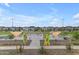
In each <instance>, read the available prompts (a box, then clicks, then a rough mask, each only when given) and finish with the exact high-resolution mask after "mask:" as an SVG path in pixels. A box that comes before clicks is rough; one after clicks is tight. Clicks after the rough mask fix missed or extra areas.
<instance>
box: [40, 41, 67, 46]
mask: <svg viewBox="0 0 79 59" xmlns="http://www.w3.org/2000/svg"><path fill="white" fill-rule="evenodd" d="M43 44H44V40H40V45H41V46H42V45H43ZM52 45H66V41H65V40H50V46H52Z"/></svg>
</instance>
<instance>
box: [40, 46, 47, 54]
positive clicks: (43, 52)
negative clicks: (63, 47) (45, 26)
mask: <svg viewBox="0 0 79 59" xmlns="http://www.w3.org/2000/svg"><path fill="white" fill-rule="evenodd" d="M40 54H43V55H44V54H46V51H45V49H44V48H43V46H42V47H41V49H40Z"/></svg>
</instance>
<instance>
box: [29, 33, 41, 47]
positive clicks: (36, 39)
mask: <svg viewBox="0 0 79 59" xmlns="http://www.w3.org/2000/svg"><path fill="white" fill-rule="evenodd" d="M28 39H29V40H32V42H31V43H30V46H31V47H39V46H40V40H41V39H42V37H41V35H40V34H30V35H29V38H28Z"/></svg>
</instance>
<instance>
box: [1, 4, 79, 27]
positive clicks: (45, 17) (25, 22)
mask: <svg viewBox="0 0 79 59" xmlns="http://www.w3.org/2000/svg"><path fill="white" fill-rule="evenodd" d="M78 6H79V4H78V3H16V4H15V3H0V26H7V27H11V26H12V22H13V26H16V27H19V26H20V27H24V26H40V27H44V26H46V27H48V26H53V27H55V26H58V27H61V26H79V7H78ZM12 20H13V21H12Z"/></svg>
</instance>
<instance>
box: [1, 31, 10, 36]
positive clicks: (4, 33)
mask: <svg viewBox="0 0 79 59" xmlns="http://www.w3.org/2000/svg"><path fill="white" fill-rule="evenodd" d="M9 34H11V33H10V32H9V31H0V35H9Z"/></svg>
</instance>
